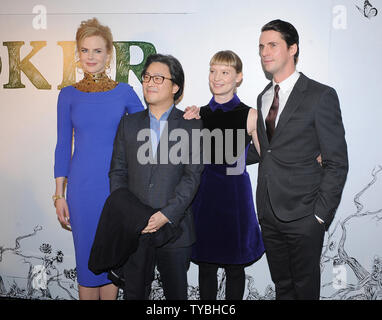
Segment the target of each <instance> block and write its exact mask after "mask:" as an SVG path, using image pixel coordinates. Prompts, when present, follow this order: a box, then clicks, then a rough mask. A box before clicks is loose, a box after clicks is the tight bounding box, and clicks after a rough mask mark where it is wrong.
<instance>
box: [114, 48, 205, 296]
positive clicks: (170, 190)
mask: <svg viewBox="0 0 382 320" xmlns="http://www.w3.org/2000/svg"><path fill="white" fill-rule="evenodd" d="M142 82H143V83H142V86H143V94H144V98H145V101H146V103H147V106H148V108H147V109H146V110H145V111H142V112H138V113H135V114H129V115H125V116H124V117H123V118H122V119H121V122H120V125H119V128H118V131H117V135H116V138H115V141H114V150H113V157H112V161H111V168H110V172H109V177H110V185H111V192H113V191H114V190H116V189H118V188H122V187H125V188H126V187H127V188H128V189H129V190H130V191H131V192H132V193H133V194H134V195H135V196H136V197H137V198H138V199H139V200H140V201H141V202H142V203H144V204H146V205H148V206H150V207H152V208H154V209H157V211H156V213H154V214H153V215H152V216H151V218H150V219H149V221H148V223H147V225H146V227H145V228H144V229H143V230H142V235H141V236H140V240H139V246H138V249H137V251H136V252H135V253H134V254H133V255H131V256H130V257H129V259H128V261H127V270H128V271H127V272H125V282H126V286H125V288H128V289H125V292H124V297H125V299H129V300H132V299H134V300H135V299H147V298H148V296H149V293H150V287H151V281H152V279H153V271H154V265H156V266H157V268H158V271H159V273H160V277H161V281H162V284H163V289H164V294H165V297H166V299H171V300H173V299H181V300H186V299H187V270H188V268H189V264H190V255H191V245H192V244H193V242H194V241H195V234H194V229H193V217H192V212H191V207H190V204H191V202H192V200H193V198H194V195H195V193H196V191H197V188H198V186H199V181H200V174H201V172H202V170H203V165H202V164H198V163H200V162H198V161H196V163H195V158H199V155H198V154H196V157H195V153H198V152H200V140H198V141H197V143H199V146H197V148H194V146H193V145H192V141H191V137H192V130H193V129H198V130H201V127H202V123H201V121H200V120H192V121H187V120H184V119H183V112H182V111H180V110H179V109H177V108H176V107H175V103H176V102H177V101H178V100H179V99H180V97H181V96H182V93H183V86H184V73H183V69H182V66H181V64H180V63H179V61H178V60H177V59H175V58H174V57H172V56H167V55H161V54H155V55H151V56H149V57H148V59H147V61H146V64H145V66H144V69H143V72H142ZM177 130H180V131H182V132H183V133H184V132H186V133H187V134H186V136H188V137H189V139H184V135H183V136H181V135H180V136H181V141H180V142H179V141H177V139H172V138H171V137H172V133H174V132H176V131H177ZM169 136H170V139H169ZM145 137H146V138H148V141H146V140H147V139H145ZM159 137H160V138H159ZM182 137H183V139H182ZM173 140H176V141H173ZM179 144H180V145H179ZM175 147H177V148H179V149H176V150H178V151H179V150H180V151H181V152H183V153H186V154H183V155H182V160H181V161H177V160H179V158H176V159H174V157H175V156H174V154H172V157H171V154H170V157H169V150H170V151H171V148H175ZM194 150H195V151H194ZM170 153H171V152H170ZM175 154H177V153H175ZM199 159H200V158H199ZM165 224H170V226H171V227H172V228H181V233H180V236H178V237H177V238H176V239H173V240H172V241H170V242H169V243H167V244H165V245H164V246H162V247H160V248H152V245H151V244H150V235H151V234H152V233H155V232H158V230H160V229H161V228H162V227H163V226H164V225H165ZM147 250H149V251H150V250H151V251H150V252H154V263H153V264H151V263H149V262H148V261H150V259H148V258H147V256H146V255H147V252H148V251H147ZM148 264H149V265H148ZM126 273H127V274H126Z"/></svg>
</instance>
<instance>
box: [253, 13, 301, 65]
mask: <svg viewBox="0 0 382 320" xmlns="http://www.w3.org/2000/svg"><path fill="white" fill-rule="evenodd" d="M270 30H273V31H277V32H280V33H281V37H282V38H283V39H284V40H285V42H286V43H287V46H288V48H289V47H290V46H292V45H294V44H297V52H296V54H295V55H294V64H296V63H297V60H298V55H299V53H300V48H299V36H298V32H297V30H296V28H295V27H294V26H293V25H292V24H291V23H289V22H286V21H282V20H280V19H277V20H272V21H270V22H268V23H267V24H265V25H264V26H263V27H262V28H261V32H264V31H270Z"/></svg>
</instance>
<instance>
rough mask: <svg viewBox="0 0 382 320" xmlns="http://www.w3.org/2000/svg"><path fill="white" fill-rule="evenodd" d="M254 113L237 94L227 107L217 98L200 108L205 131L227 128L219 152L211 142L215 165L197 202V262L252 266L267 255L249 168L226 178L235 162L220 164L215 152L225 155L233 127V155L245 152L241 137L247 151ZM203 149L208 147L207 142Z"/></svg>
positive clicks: (206, 171)
mask: <svg viewBox="0 0 382 320" xmlns="http://www.w3.org/2000/svg"><path fill="white" fill-rule="evenodd" d="M249 110H250V108H249V107H248V106H246V105H245V104H243V103H241V102H240V100H239V98H238V97H237V96H236V95H235V96H234V98H233V99H232V100H231V101H229V102H228V103H225V104H223V105H219V104H217V103H216V102H215V101H214V99H212V100H211V101H210V103H209V105H207V106H205V107H202V108H201V109H200V115H201V118H202V120H203V125H204V128H207V129H209V130H210V131H211V132H212V130H214V129H222V130H223V132H224V133H225V134H223V137H224V139H223V140H224V143H223V145H222V146H220V148H219V147H217V148H215V147H216V146H215V143H214V141H216V140H214V139H211V140H212V143H211V149H212V152H211V164H206V165H205V168H204V171H203V173H202V177H201V182H200V187H199V190H198V192H197V195H196V197H195V199H194V202H193V212H194V219H195V229H196V243H195V244H194V246H193V251H192V260H193V261H194V262H208V263H215V264H222V265H224V264H249V263H251V262H254V261H256V260H257V259H259V258H260V257H261V256H262V254H263V253H264V244H263V241H262V236H261V232H260V228H259V224H258V221H257V217H256V213H255V208H254V202H253V196H252V187H251V182H250V179H249V175H248V173H247V171H246V169H245V167H244V171H243V172H242V173H241V174H236V175H227V168H229V167H233V166H235V165H236V164H231V165H230V164H228V161H225V158H223V159H224V161H223V163H221V162H220V164H217V163H219V160H218V157H217V154H216V152H223V154H224V155H225V154H226V147H225V144H226V142H227V134H226V133H227V132H229V129H231V132H233V133H234V135H233V146H232V147H233V154H234V155H238V152H239V154H240V151H238V150H237V148H238V145H239V144H238V143H236V141H237V137H239V138H241V137H244V139H245V143H244V145H245V150H242V151H241V154H242V153H243V152H245V153H246V152H247V150H248V147H249V143H250V140H251V137H250V136H249V135H248V134H247V130H246V128H247V117H248V112H249ZM227 129H228V130H227ZM238 130H242V132H244V131H243V130H245V135H244V136H243V135H242V136H240V135H238V134H237V133H238ZM231 145H232V143H231ZM204 147H205V148H206V147H207V148H208V147H209V146H208V145H206V144H205V143H204ZM230 148H231V147H230ZM206 151H208V150H206V149H204V152H206ZM230 151H232V150H230ZM231 153H232V152H231ZM244 159H245V158H244Z"/></svg>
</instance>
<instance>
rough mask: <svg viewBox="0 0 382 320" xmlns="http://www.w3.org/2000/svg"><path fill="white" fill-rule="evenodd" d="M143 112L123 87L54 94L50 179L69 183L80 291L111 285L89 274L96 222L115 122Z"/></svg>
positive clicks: (103, 197)
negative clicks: (54, 134) (54, 135)
mask: <svg viewBox="0 0 382 320" xmlns="http://www.w3.org/2000/svg"><path fill="white" fill-rule="evenodd" d="M142 110H144V108H143V106H142V103H141V101H140V100H139V98H138V96H137V95H136V93H135V92H134V90H133V88H132V87H131V86H130V85H128V84H126V83H119V84H118V85H117V86H116V87H115V88H114V89H112V90H109V91H105V92H91V93H86V92H82V91H79V90H77V89H76V88H74V87H73V86H68V87H65V88H63V89H62V90H61V92H60V94H59V97H58V105H57V129H58V130H57V145H56V150H55V166H54V177H55V178H57V177H67V178H68V183H67V202H68V206H69V215H70V224H71V227H72V234H73V240H74V248H75V256H76V270H77V281H78V283H79V284H80V285H81V286H85V287H96V286H101V285H104V284H108V283H110V282H111V281H110V280H108V279H107V274H106V273H103V274H100V275H95V274H94V273H92V272H91V271H90V270H89V269H88V260H89V255H90V250H91V246H92V244H93V240H94V236H95V232H96V229H97V225H98V221H99V217H100V215H101V212H102V208H103V205H104V203H105V200H106V198H107V197H108V195H109V193H110V192H109V178H108V172H109V169H110V161H111V156H112V152H113V142H114V137H115V134H116V132H117V128H118V124H119V121H120V119H121V117H122V115H124V114H125V113H126V112H127V113H134V112H138V111H142ZM73 129H74V152H73V156H72V154H71V149H72V133H73Z"/></svg>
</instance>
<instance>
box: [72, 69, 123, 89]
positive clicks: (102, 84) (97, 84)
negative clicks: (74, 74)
mask: <svg viewBox="0 0 382 320" xmlns="http://www.w3.org/2000/svg"><path fill="white" fill-rule="evenodd" d="M117 84H118V82H116V81H114V80H112V79H110V78H109V77H108V76H107V75H106V72H100V73H95V74H91V73H88V72H85V73H84V78H83V79H82V80H81V81H79V82H77V83H75V84H74V85H73V87H75V88H76V89H78V90H80V91H82V92H104V91H109V90H112V89H114V88H115V87H116V86H117Z"/></svg>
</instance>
